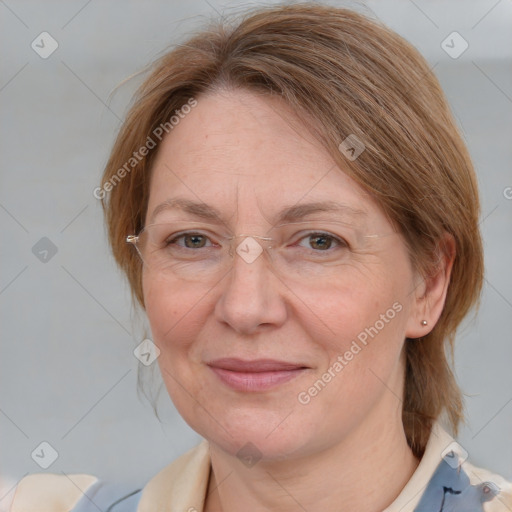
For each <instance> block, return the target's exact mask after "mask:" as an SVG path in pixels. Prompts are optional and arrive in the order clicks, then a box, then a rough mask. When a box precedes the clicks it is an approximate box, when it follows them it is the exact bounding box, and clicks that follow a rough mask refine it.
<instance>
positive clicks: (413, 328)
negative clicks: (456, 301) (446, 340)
mask: <svg viewBox="0 0 512 512" xmlns="http://www.w3.org/2000/svg"><path fill="white" fill-rule="evenodd" d="M455 254H456V244H455V239H454V238H453V236H452V235H450V234H449V233H444V235H443V236H442V237H441V239H440V240H439V243H438V249H437V256H438V263H437V265H436V267H435V268H434V269H433V271H432V272H431V273H430V274H429V275H428V276H423V277H419V278H418V282H417V285H416V288H415V290H414V291H413V293H414V300H413V304H412V308H411V314H410V315H409V319H408V321H407V326H406V333H405V335H406V337H407V338H421V337H422V336H426V335H427V334H428V333H429V332H430V331H432V329H433V328H434V326H435V325H436V323H437V321H438V320H439V317H440V316H441V313H442V311H443V307H444V303H445V300H446V294H447V292H448V285H449V284H450V275H451V272H452V267H453V262H454V260H455ZM424 320H425V321H426V322H427V325H422V322H423V321H424Z"/></svg>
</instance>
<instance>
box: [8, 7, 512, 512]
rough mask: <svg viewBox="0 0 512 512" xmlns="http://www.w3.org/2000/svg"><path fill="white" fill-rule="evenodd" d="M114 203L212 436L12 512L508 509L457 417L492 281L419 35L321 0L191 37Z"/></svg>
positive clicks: (458, 142) (45, 493) (112, 166)
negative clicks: (451, 353)
mask: <svg viewBox="0 0 512 512" xmlns="http://www.w3.org/2000/svg"><path fill="white" fill-rule="evenodd" d="M97 195H98V197H101V198H102V199H103V204H104V208H105V213H106V221H107V225H108V231H109V239H110V243H111V245H112V249H113V253H114V256H115V258H116V260H117V262H118V263H119V265H120V267H121V268H122V269H123V271H124V272H125V273H126V275H127V278H128V280H129V282H130V285H131V289H132V293H133V296H134V298H135V299H136V301H138V303H139V304H140V305H141V306H142V308H143V309H144V310H145V312H146V314H147V316H148V319H149V323H150V326H151V331H152V337H153V342H154V347H152V350H153V352H154V353H155V354H159V357H158V364H159V367H160V370H161V374H162V377H163V379H164V382H165V384H166V387H167V390H168V392H169V395H170V396H171V398H172V400H173V402H174V404H175V405H176V407H177V409H178V411H179V412H180V414H181V415H182V416H183V418H184V419H185V420H186V421H187V423H188V424H189V425H190V426H191V427H192V428H193V429H194V430H196V431H197V432H198V433H199V434H201V435H202V436H203V437H204V438H205V441H204V442H203V443H202V444H201V445H199V446H198V447H197V448H195V449H194V450H192V451H191V452H189V453H188V454H186V455H184V456H183V457H181V458H180V459H178V460H177V461H175V462H173V463H172V464H170V465H169V466H168V467H167V468H165V469H164V470H163V471H161V472H160V473H159V474H158V475H156V476H155V477H154V478H153V479H152V480H151V481H150V482H148V483H147V484H146V485H145V486H144V488H143V489H141V490H137V489H133V490H126V489H121V488H119V487H113V486H109V485H105V484H104V483H103V482H100V481H98V480H97V479H96V478H95V477H94V476H92V475H75V477H76V484H73V482H71V481H70V480H69V479H67V478H66V477H64V476H58V475H35V476H29V477H27V478H25V479H24V480H23V481H22V482H21V483H20V484H19V486H18V490H17V494H16V497H15V500H14V504H13V507H12V510H13V511H14V512H15V511H18V510H31V509H33V510H36V509H37V510H52V511H54V510H55V511H56V510H70V509H72V510H75V511H77V510H93V509H98V508H100V509H102V510H103V509H107V508H108V510H113V511H120V510H138V511H177V510H180V511H183V510H188V511H205V512H214V511H215V512H216V511H224V512H228V511H235V510H237V511H238V510H248V511H253V510H254V511H255V510H279V511H287V510H308V511H314V510H332V511H334V510H336V511H338V510H364V511H382V510H385V511H388V512H390V511H399V510H400V511H429V512H431V511H463V510H465V511H468V510H471V511H477V510H486V511H505V510H512V491H511V485H510V483H508V482H506V481H505V480H504V479H503V478H501V477H500V476H498V475H495V474H492V473H490V472H488V471H486V470H483V469H480V468H476V467H475V466H473V465H471V464H470V463H469V462H468V461H467V460H466V456H467V454H466V453H465V451H464V449H463V448H462V447H461V446H459V445H458V444H457V443H456V442H455V441H454V440H453V438H452V437H451V435H450V434H449V433H448V432H447V430H445V428H443V426H441V425H442V424H443V425H445V426H446V428H447V429H449V430H451V433H452V434H453V435H456V433H457V427H458V425H459V423H460V421H461V420H462V417H463V412H462V398H461V392H460V390H459V388H458V386H457V384H456V382H455V379H454V376H453V373H452V370H451V368H450V364H449V361H448V360H447V358H446V354H445V348H448V349H449V350H450V349H451V348H452V346H453V341H454V335H455V332H456V328H457V326H458V325H459V323H460V322H461V320H462V319H463V318H464V317H465V315H466V314H467V313H468V311H469V310H470V309H471V308H472V307H473V306H474V305H475V303H476V301H477V299H478V296H479V293H480V289H481V285H482V275H483V260H482V245H481V239H480V235H479V231H478V216H479V207H478V193H477V187H476V179H475V176H474V171H473V168H472V165H471V162H470V159H469V156H468V152H467V150H466V148H465V146H464V144H463V142H462V139H461V137H460V135H459V134H458V132H457V130H456V127H455V123H454V121H453V119H452V116H451V114H450V112H449V109H448V107H447V104H446V101H445V99H444V96H443V94H442V91H441V90H440V87H439V84H438V82H437V80H436V79H435V77H434V76H433V75H432V73H431V72H430V71H429V68H428V65H427V64H426V62H425V61H424V60H423V58H422V57H421V56H419V55H418V53H417V52H416V51H415V50H414V49H413V48H412V47H411V46H410V45H409V44H408V43H407V42H405V41H404V40H403V39H402V38H400V37H399V36H397V35H396V34H394V33H393V32H391V31H389V30H388V29H386V28H384V27H382V26H381V25H379V24H377V23H375V22H373V21H370V20H368V19H366V18H365V17H363V16H361V15H359V14H356V13H354V12H351V11H348V10H344V9H335V8H331V7H322V6H318V5H312V4H311V5H310V4H304V5H295V6H278V7H271V8H265V9H260V10H258V11H255V12H252V13H251V14H250V15H249V16H247V17H246V18H245V19H243V20H242V21H240V23H239V24H238V25H237V26H235V27H233V28H227V27H214V28H211V29H209V30H207V31H205V32H202V33H200V34H198V35H196V36H195V37H193V38H192V39H190V40H189V41H188V42H187V43H186V44H184V45H182V46H180V47H178V48H177V49H175V50H174V51H172V52H170V53H168V54H167V55H165V56H164V57H163V58H162V59H160V60H159V61H158V62H157V63H156V64H155V66H154V67H153V70H152V73H151V74H150V76H149V77H148V78H147V80H146V81H145V83H144V84H143V85H142V87H141V88H140V90H139V92H138V94H137V99H136V102H135V103H134V105H133V107H132V109H131V111H130V112H129V114H128V116H127V119H126V121H125V123H124V125H123V127H122V129H121V131H120V134H119V136H118V138H117V141H116V143H115V145H114V148H113V150H112V153H111V156H110V159H109V162H108V164H107V167H106V170H105V174H104V177H103V181H102V185H101V187H99V188H98V189H97ZM150 348H151V347H150ZM70 482H71V483H70ZM83 492H85V494H83Z"/></svg>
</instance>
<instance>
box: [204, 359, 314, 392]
mask: <svg viewBox="0 0 512 512" xmlns="http://www.w3.org/2000/svg"><path fill="white" fill-rule="evenodd" d="M208 366H209V367H210V369H211V370H212V371H213V373H215V374H216V375H217V377H218V378H219V379H220V380H221V381H222V382H223V383H224V384H226V385H227V386H228V387H230V388H231V389H234V390H236V391H244V392H258V391H267V390H270V389H273V388H275V387H277V386H279V385H282V384H284V383H286V382H289V381H290V380H292V379H294V378H296V377H298V376H300V375H302V374H303V373H304V372H305V371H307V370H308V369H309V368H308V367H307V366H304V365H302V364H296V363H291V362H287V361H277V360H274V359H257V360H252V361H244V360H242V359H234V358H225V359H217V360H215V361H211V362H210V363H208Z"/></svg>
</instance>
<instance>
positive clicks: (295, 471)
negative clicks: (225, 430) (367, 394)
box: [205, 407, 419, 512]
mask: <svg viewBox="0 0 512 512" xmlns="http://www.w3.org/2000/svg"><path fill="white" fill-rule="evenodd" d="M396 413H397V414H393V418H392V419H391V418H389V421H386V422H383V421H381V422H375V421H368V422H366V423H367V424H365V425H359V426H358V428H357V431H354V432H352V433H351V434H350V435H349V436H347V437H346V438H345V439H343V442H341V443H339V444H337V445H335V446H331V447H330V448H329V449H328V450H324V451H321V452H317V453H314V454H313V455H308V456H304V457H301V458H294V459H287V460H279V461H263V460H262V461H259V462H258V463H257V464H256V465H255V466H253V467H252V468H245V467H242V468H241V463H240V461H239V460H238V459H236V458H235V457H233V456H231V455H229V454H226V453H225V452H224V451H223V450H221V449H220V448H219V447H217V446H215V445H213V444H212V445H211V447H210V449H211V457H212V474H211V478H210V483H209V487H208V494H207V500H206V504H205V512H235V511H239V510H241V509H243V510H249V511H264V510H280V511H283V512H287V511H292V510H293V511H296V510H300V509H303V510H325V511H334V510H335V511H337V512H339V511H353V510H365V511H367V512H378V511H382V510H384V509H385V508H386V507H387V506H389V505H390V504H391V503H392V502H393V501H394V499H395V498H396V497H397V496H398V494H399V493H400V491H401V490H402V489H403V487H404V486H405V484H406V483H407V481H408V480H409V479H410V477H411V475H412V474H413V473H414V471H415V469H416V467H417V465H418V462H419V461H418V460H417V459H416V458H415V457H414V455H413V454H412V451H411V450H410V448H409V446H408V445H407V441H406V437H405V433H404V431H403V426H402V421H401V416H400V414H401V411H400V408H398V407H397V411H396ZM395 416H398V418H397V417H395Z"/></svg>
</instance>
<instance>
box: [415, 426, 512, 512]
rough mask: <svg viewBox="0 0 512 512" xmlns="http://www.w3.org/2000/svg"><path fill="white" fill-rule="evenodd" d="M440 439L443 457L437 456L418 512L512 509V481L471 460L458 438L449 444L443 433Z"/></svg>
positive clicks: (475, 511) (440, 451) (417, 508)
mask: <svg viewBox="0 0 512 512" xmlns="http://www.w3.org/2000/svg"><path fill="white" fill-rule="evenodd" d="M438 440H439V442H436V443H433V444H434V445H436V447H437V449H438V453H439V454H440V460H439V458H437V462H436V465H435V466H434V467H433V468H434V469H433V472H432V473H431V474H430V479H429V482H428V485H427V486H426V489H425V490H424V492H423V495H422V497H421V500H420V502H419V504H418V506H417V507H416V508H415V509H414V511H415V512H431V511H432V510H443V511H444V510H446V511H450V512H459V511H460V512H462V511H467V510H471V511H474V512H478V511H480V512H507V511H508V512H510V511H511V510H512V483H511V482H510V481H508V480H506V479H505V478H503V477H502V476H501V475H499V474H497V473H494V472H492V471H489V470H487V469H484V468H481V467H478V466H475V465H474V464H472V463H471V462H469V461H468V460H467V457H468V453H467V452H466V451H465V450H464V449H463V448H462V447H461V446H460V445H459V444H458V443H457V442H456V441H453V440H452V441H451V442H450V443H449V444H446V441H442V437H441V436H438ZM431 451H432V450H431Z"/></svg>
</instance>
